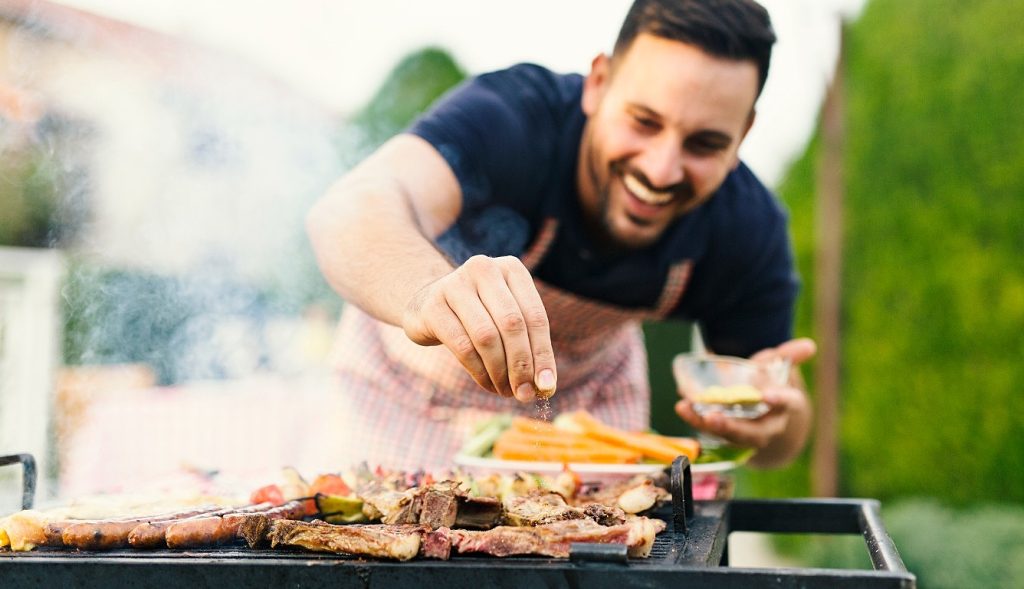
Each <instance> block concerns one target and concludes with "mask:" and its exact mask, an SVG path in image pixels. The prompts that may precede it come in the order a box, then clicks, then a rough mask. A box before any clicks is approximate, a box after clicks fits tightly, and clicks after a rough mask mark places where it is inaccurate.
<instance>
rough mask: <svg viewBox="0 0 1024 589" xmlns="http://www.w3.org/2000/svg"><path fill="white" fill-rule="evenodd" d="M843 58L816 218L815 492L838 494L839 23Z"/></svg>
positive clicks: (833, 93)
mask: <svg viewBox="0 0 1024 589" xmlns="http://www.w3.org/2000/svg"><path fill="white" fill-rule="evenodd" d="M839 28H840V32H839V57H838V59H837V60H836V70H835V75H834V77H833V79H832V84H831V86H830V87H829V89H828V93H827V95H826V97H825V104H824V107H823V109H822V123H821V137H822V142H821V159H820V161H819V165H818V176H817V185H818V190H817V193H818V195H817V196H818V199H817V200H818V204H817V207H816V218H815V234H816V235H815V238H816V241H817V256H816V259H815V268H814V276H815V284H816V288H815V293H814V323H815V325H817V327H818V334H817V335H818V349H819V352H818V362H817V370H816V372H815V382H814V390H815V394H816V398H817V403H816V408H815V415H816V423H815V437H814V454H813V457H812V465H811V468H812V471H811V491H812V493H813V494H814V495H815V496H818V497H834V496H836V494H837V493H838V491H839V443H838V437H839V436H838V423H839V419H838V417H839V376H840V313H841V293H842V260H843V256H842V252H843V132H844V129H843V126H844V125H843V123H844V120H843V119H844V112H843V111H844V104H843V69H844V63H845V60H844V58H843V53H844V50H845V49H844V45H845V43H844V39H843V37H844V35H845V31H844V29H845V27H844V25H843V22H842V20H841V19H840V24H839Z"/></svg>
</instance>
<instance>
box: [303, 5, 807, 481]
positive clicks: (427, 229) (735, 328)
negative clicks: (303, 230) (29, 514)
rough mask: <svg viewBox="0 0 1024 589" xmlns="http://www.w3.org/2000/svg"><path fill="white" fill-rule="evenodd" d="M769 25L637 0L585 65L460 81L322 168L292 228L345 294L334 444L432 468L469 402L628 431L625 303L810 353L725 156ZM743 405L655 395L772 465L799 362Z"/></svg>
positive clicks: (787, 447)
mask: <svg viewBox="0 0 1024 589" xmlns="http://www.w3.org/2000/svg"><path fill="white" fill-rule="evenodd" d="M774 41H775V35H774V33H773V31H772V28H771V23H770V21H769V18H768V14H767V12H766V11H765V10H764V9H763V8H762V7H761V6H759V5H758V4H756V3H755V2H753V1H750V0H703V1H701V0H637V1H636V2H635V3H634V5H633V6H632V7H631V9H630V11H629V13H628V14H627V16H626V19H625V21H624V23H623V26H622V29H621V31H620V34H619V38H618V40H617V41H616V44H615V48H614V51H613V53H612V55H611V56H607V55H603V54H602V55H598V56H597V57H596V58H595V59H594V61H593V64H592V69H591V71H590V73H589V75H587V76H586V77H583V76H580V75H574V74H569V75H564V74H557V73H554V72H551V71H549V70H546V69H544V68H542V67H539V66H536V65H530V64H520V65H517V66H514V67H511V68H509V69H507V70H503V71H498V72H492V73H488V74H484V75H481V76H478V77H476V78H474V79H472V80H469V81H468V82H466V83H465V84H463V85H461V86H460V87H458V88H456V89H455V90H453V91H452V92H450V93H449V94H448V95H446V96H445V97H444V98H443V99H442V100H440V101H439V103H438V104H436V105H435V106H434V107H433V108H432V109H431V110H430V111H429V112H428V113H426V114H425V115H424V116H422V117H421V118H420V119H419V120H417V121H416V122H415V123H414V124H413V125H412V127H411V128H410V129H409V130H408V131H407V132H406V133H403V134H400V135H399V136H397V137H395V138H394V139H392V140H391V141H389V142H388V143H387V144H385V145H384V146H383V147H381V148H380V149H379V150H378V151H377V152H376V153H374V154H373V155H371V156H370V157H369V158H367V159H366V160H365V161H363V162H362V163H360V164H359V165H358V166H357V167H356V168H354V169H353V170H352V171H351V172H350V173H349V174H347V175H346V176H345V177H344V178H342V179H341V180H339V182H338V183H337V184H336V185H335V186H333V187H332V188H331V190H330V191H329V192H328V194H327V195H326V196H325V197H324V198H323V199H321V200H320V201H319V202H318V203H317V204H316V205H315V207H314V208H313V210H312V211H311V212H310V215H309V218H308V227H309V231H310V235H311V239H312V241H313V245H314V248H315V250H316V253H317V257H318V261H319V263H320V266H321V269H322V271H323V273H324V275H325V277H326V278H327V279H328V281H329V282H330V284H331V285H332V286H333V287H334V288H335V289H336V290H337V291H338V292H339V293H340V294H341V295H342V296H343V297H345V299H346V300H347V301H349V303H351V304H350V305H348V306H347V307H346V309H345V312H344V314H343V317H342V322H341V326H340V330H339V340H338V343H339V345H338V353H337V369H338V374H339V378H340V382H341V394H342V395H344V396H345V397H346V399H347V400H348V402H347V403H346V404H345V407H346V410H345V411H344V412H343V415H340V416H338V417H337V419H338V420H339V423H338V425H337V427H338V429H339V431H343V432H345V434H346V435H348V436H351V439H352V440H353V444H352V445H351V446H350V447H348V446H347V447H346V448H345V449H343V451H342V457H343V458H348V459H351V460H358V459H367V460H370V461H371V462H379V463H383V464H387V465H391V466H396V467H436V466H450V465H451V459H452V456H453V454H454V453H455V451H456V449H457V448H458V446H459V444H460V443H461V434H462V433H463V431H464V425H465V423H467V422H468V421H470V420H471V419H472V417H473V416H474V415H479V414H480V411H481V410H484V411H518V412H522V413H531V412H533V411H535V409H534V406H533V405H532V404H531V403H528V402H529V401H533V400H534V399H536V398H547V399H550V403H551V405H552V410H553V411H554V412H560V411H565V410H571V409H577V408H586V409H588V410H589V411H591V412H592V413H594V414H595V415H596V416H598V417H599V418H601V419H602V420H604V421H606V422H608V423H611V424H613V425H616V426H619V427H624V428H629V429H645V428H646V427H647V426H648V421H649V412H650V407H649V402H650V399H649V385H648V383H647V365H646V356H645V352H644V347H643V341H642V337H641V332H640V323H641V322H642V321H645V320H663V319H672V318H678V319H685V320H690V321H695V322H697V323H698V324H699V325H700V326H701V329H702V331H703V333H704V336H705V339H706V341H707V344H708V346H709V347H710V348H711V349H713V350H714V351H715V352H718V353H722V354H731V355H739V356H751V355H757V356H759V357H765V356H780V355H781V356H786V357H789V358H790V359H791V360H792V361H793V362H794V363H799V362H802V361H803V360H806V359H807V358H809V357H810V356H811V355H813V353H814V344H813V342H811V341H809V340H803V339H800V340H791V337H792V335H791V331H792V319H793V306H794V300H795V297H796V291H797V282H796V278H795V274H794V271H793V262H792V255H791V252H790V246H789V240H788V235H787V226H786V216H785V213H784V212H783V211H782V209H781V208H780V206H779V204H778V203H777V201H776V200H775V199H774V197H773V196H772V195H771V194H770V193H769V191H768V190H767V189H766V188H765V187H764V186H763V185H762V184H761V183H760V182H759V181H758V180H757V178H756V177H755V176H754V175H753V174H752V173H751V171H750V170H749V169H748V168H747V167H746V166H744V165H743V164H742V163H741V162H740V160H739V157H738V150H739V146H740V143H741V142H742V140H743V138H744V137H745V136H746V134H747V131H748V130H749V129H750V127H751V125H752V124H753V122H754V116H755V102H756V100H757V97H758V95H759V94H760V92H761V89H762V88H763V86H764V82H765V80H766V78H767V75H768V65H769V61H770V56H771V47H772V45H773V43H774ZM556 390H557V394H555V392H556ZM765 401H766V402H767V403H768V404H769V405H770V407H771V410H770V411H769V413H768V414H767V415H765V416H763V417H761V418H758V419H756V420H752V421H749V420H748V421H741V420H737V419H730V418H726V417H725V416H723V415H720V414H713V415H709V416H706V417H704V418H701V417H699V416H697V415H696V414H695V413H694V412H693V410H692V407H691V406H690V403H689V402H688V401H686V400H683V401H680V402H679V403H678V404H677V406H676V407H675V410H676V412H677V413H678V414H679V415H680V417H682V418H683V419H685V420H687V421H688V422H690V423H691V424H693V425H694V426H696V427H698V428H700V429H702V430H706V431H709V432H711V433H714V434H716V435H719V436H722V437H725V438H727V439H729V440H732V441H734V442H736V443H738V444H743V445H748V446H752V447H754V448H757V449H758V452H757V454H756V455H755V458H754V462H755V463H757V464H761V465H764V466H773V465H779V464H784V463H786V462H788V461H789V460H791V459H792V458H793V457H795V456H796V455H797V454H798V453H799V452H800V450H801V449H802V448H803V446H804V444H805V441H806V438H807V434H808V430H809V427H810V414H811V410H810V406H809V403H808V401H807V398H806V395H805V394H804V392H803V391H802V389H801V388H800V383H799V378H798V374H796V373H795V372H794V378H793V379H792V382H791V384H790V385H789V386H783V387H779V388H777V389H773V390H770V391H766V392H765ZM656 410H663V409H662V408H656ZM664 410H668V408H664Z"/></svg>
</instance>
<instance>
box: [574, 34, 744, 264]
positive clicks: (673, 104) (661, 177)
mask: <svg viewBox="0 0 1024 589" xmlns="http://www.w3.org/2000/svg"><path fill="white" fill-rule="evenodd" d="M757 89H758V73H757V67H756V66H755V65H754V63H753V62H752V61H735V60H728V59H722V58H718V57H713V56H710V55H708V54H706V53H704V52H703V51H701V50H700V49H698V48H696V47H694V46H692V45H688V44H685V43H680V42H678V41H671V40H668V39H663V38H661V37H655V36H653V35H649V34H641V35H639V36H638V37H637V38H636V39H635V40H634V41H633V44H632V45H631V46H630V47H629V49H628V50H627V51H626V52H625V54H624V55H619V56H616V57H615V60H614V62H613V61H612V60H610V59H609V58H607V57H606V56H604V55H601V56H598V57H597V58H596V59H595V60H594V64H593V70H592V71H591V73H590V75H589V76H588V77H587V80H586V83H585V85H584V89H583V111H584V112H585V113H586V115H587V117H588V120H587V124H586V127H585V129H584V132H583V139H582V143H581V145H580V159H579V165H578V169H577V182H578V185H579V188H580V198H581V201H582V204H583V210H584V213H585V214H586V215H587V220H588V222H589V224H590V225H591V226H592V227H594V228H595V229H596V230H597V231H598V232H599V233H601V234H602V235H601V236H600V237H602V238H603V239H607V240H608V241H609V244H608V245H610V246H612V247H625V248H639V247H644V246H647V245H650V244H651V243H653V242H654V241H655V240H657V239H658V237H659V236H661V234H662V233H663V232H664V231H665V229H666V228H667V227H668V226H669V225H670V224H671V223H672V221H673V220H675V219H676V218H678V217H679V216H680V215H683V214H684V213H686V212H688V211H690V210H692V209H693V208H695V207H697V206H698V205H699V204H701V203H703V202H704V201H706V200H707V199H708V198H710V197H711V195H712V194H713V193H714V192H715V190H717V189H718V187H719V186H720V185H721V184H722V181H723V180H724V179H725V176H726V175H727V174H728V173H729V172H730V171H731V170H732V169H733V168H735V167H736V165H737V164H738V163H739V158H738V155H737V151H738V150H739V146H740V142H741V141H742V139H743V137H744V136H745V135H746V133H747V131H748V130H749V129H750V125H751V124H752V123H753V120H754V110H753V109H754V101H755V100H756V98H757Z"/></svg>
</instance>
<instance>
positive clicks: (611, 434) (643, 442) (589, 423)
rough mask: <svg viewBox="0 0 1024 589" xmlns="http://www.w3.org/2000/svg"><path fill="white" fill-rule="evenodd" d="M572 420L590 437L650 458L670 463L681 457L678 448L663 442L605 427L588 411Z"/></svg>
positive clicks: (577, 414) (578, 413) (582, 412)
mask: <svg viewBox="0 0 1024 589" xmlns="http://www.w3.org/2000/svg"><path fill="white" fill-rule="evenodd" d="M572 419H573V421H574V422H575V423H576V424H578V425H579V426H580V427H582V428H583V432H584V433H585V434H587V435H588V436H592V437H595V438H597V439H599V440H602V441H605V442H608V443H611V444H615V445H616V446H621V447H623V448H629V449H631V450H636V451H638V452H640V453H641V454H643V455H644V456H647V457H648V458H653V459H654V460H658V461H661V462H665V463H669V462H672V461H673V460H675V458H676V456H678V455H679V451H678V450H677V449H676V448H674V447H673V446H670V445H669V444H667V443H665V442H663V441H661V440H657V439H650V438H647V437H645V435H644V434H640V433H632V432H627V431H625V430H621V429H619V428H616V427H612V426H609V425H605V424H603V423H601V422H600V421H598V420H597V419H595V418H594V417H593V416H592V415H590V414H589V413H587V412H586V411H576V412H574V413H573V414H572Z"/></svg>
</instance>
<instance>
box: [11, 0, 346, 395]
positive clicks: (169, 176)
mask: <svg viewBox="0 0 1024 589" xmlns="http://www.w3.org/2000/svg"><path fill="white" fill-rule="evenodd" d="M26 6H27V8H26V9H25V11H24V13H22V14H20V15H15V17H14V18H11V15H3V14H0V16H6V17H7V19H8V20H0V43H2V44H3V45H4V46H5V47H6V49H7V52H8V56H9V57H12V56H13V59H10V60H8V61H4V62H0V75H2V77H0V80H3V81H4V83H5V86H10V87H12V88H15V89H16V90H17V91H18V92H20V93H22V94H23V95H25V96H31V97H33V98H34V101H35V102H34V104H35V105H37V107H38V108H39V110H40V114H39V116H38V118H36V120H30V121H27V122H24V123H21V124H19V125H18V126H17V127H18V128H17V129H16V130H17V131H18V136H19V137H20V139H19V138H15V132H14V131H15V129H14V126H12V125H8V124H6V121H7V119H0V120H4V121H5V125H4V126H3V127H2V128H0V139H2V140H3V141H2V143H0V146H2V148H3V155H4V157H5V160H7V161H10V158H9V157H8V156H10V155H11V153H12V152H13V151H15V150H16V151H17V152H18V153H19V154H24V155H25V158H26V159H27V160H31V162H32V164H33V165H34V168H33V171H31V173H29V172H26V173H25V174H22V175H21V176H25V175H28V176H30V177H32V178H34V179H36V180H38V182H37V184H39V186H41V188H40V189H39V190H37V191H36V192H37V193H39V195H36V196H32V195H29V196H27V197H21V196H19V199H20V200H19V201H18V202H21V201H26V202H28V201H32V202H44V201H45V203H46V206H45V207H42V208H41V209H40V210H41V211H42V213H41V214H40V215H37V216H42V217H44V218H46V219H47V220H48V223H47V224H46V226H45V227H43V229H42V230H41V231H37V232H36V233H34V234H32V236H31V239H28V238H21V240H22V242H23V243H19V245H29V246H35V247H58V248H61V249H62V250H63V251H65V252H66V254H67V255H68V256H69V258H70V260H71V264H70V266H69V272H68V276H67V282H66V284H65V287H64V289H63V292H62V293H61V294H62V299H63V310H62V311H63V314H64V323H65V333H64V341H63V346H62V351H63V357H64V361H65V362H66V363H67V364H71V365H79V364H86V365H87V364H112V363H136V362H138V363H145V364H148V365H149V366H151V367H152V368H153V369H154V370H155V371H156V373H157V375H158V379H159V382H161V383H166V384H169V383H180V382H188V381H190V380H197V379H217V378H233V377H239V376H245V375H248V374H251V373H253V372H256V371H286V372H287V371H296V370H299V369H301V368H302V367H301V366H300V364H302V359H299V358H296V356H295V353H294V349H295V348H296V347H301V345H302V342H301V341H298V339H299V338H301V337H302V333H301V332H302V330H303V328H304V323H306V322H308V320H309V319H308V318H309V317H310V316H314V317H317V318H318V319H317V321H319V322H329V321H330V315H331V314H334V313H336V311H337V308H338V306H339V305H340V302H339V301H338V300H337V298H336V296H335V295H333V293H331V292H330V290H329V288H327V286H326V284H325V283H324V282H323V280H322V278H321V277H320V275H319V272H318V270H317V268H316V266H315V263H314V261H313V256H312V253H311V251H310V249H309V246H308V242H307V240H306V237H305V234H304V230H303V218H304V215H305V212H306V210H308V208H309V206H310V205H311V204H312V202H313V201H314V200H315V199H316V198H317V197H319V196H320V195H321V194H322V193H323V192H324V191H325V190H326V188H327V186H328V185H329V184H330V183H331V182H332V181H333V180H334V179H335V178H337V177H338V176H339V175H340V174H341V173H342V172H343V171H344V170H345V169H346V168H347V167H348V166H349V165H350V162H349V161H347V160H346V158H345V155H344V152H341V151H340V150H339V147H344V148H345V149H346V150H350V149H351V148H352V147H353V145H352V144H353V142H358V141H359V139H358V138H357V137H358V135H357V134H354V133H352V132H348V131H346V130H345V127H344V124H343V121H342V120H341V119H340V117H339V116H338V115H337V114H336V113H335V112H332V111H331V110H330V109H327V108H325V107H324V106H323V105H321V104H318V103H315V102H313V101H312V100H310V99H308V98H307V97H305V96H303V95H302V94H300V93H298V92H296V91H295V90H293V89H292V88H290V87H288V86H286V85H285V84H283V83H282V82H281V81H280V80H278V79H276V78H274V77H273V76H270V75H268V74H267V73H266V72H263V71H260V70H259V69H257V68H255V67H254V66H252V65H251V64H248V63H246V62H244V61H241V60H239V59H237V58H235V57H233V56H231V55H227V54H224V53H223V52H218V51H213V50H210V49H208V48H205V47H202V46H199V45H196V44H194V43H191V42H189V41H185V40H182V39H179V38H175V37H170V36H167V35H164V34H161V33H155V32H151V31H146V30H143V29H139V28H136V27H132V26H128V25H125V24H124V23H117V22H114V21H109V20H107V19H103V18H99V17H95V16H93V15H89V14H87V13H80V12H77V11H69V10H64V9H62V8H61V7H53V6H52V5H51V6H46V5H43V4H38V3H29V4H27V5H26ZM12 10H14V12H16V9H12ZM361 151H363V150H358V149H351V151H347V152H348V153H356V152H361ZM10 175H11V174H6V176H7V177H8V178H10ZM15 183H17V184H18V185H19V186H28V185H29V183H27V182H25V181H24V178H22V177H20V176H19V178H18V179H17V182H15ZM44 192H45V193H46V194H43V193H44ZM13 211H14V209H13V207H5V213H4V220H5V221H6V220H7V219H8V218H9V217H13ZM2 227H3V224H2V223H0V234H2ZM26 235H27V234H26ZM322 309H327V310H328V312H327V313H328V317H326V318H325V317H324V313H323V312H322ZM306 360H308V361H311V360H313V359H312V358H307V359H306Z"/></svg>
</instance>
